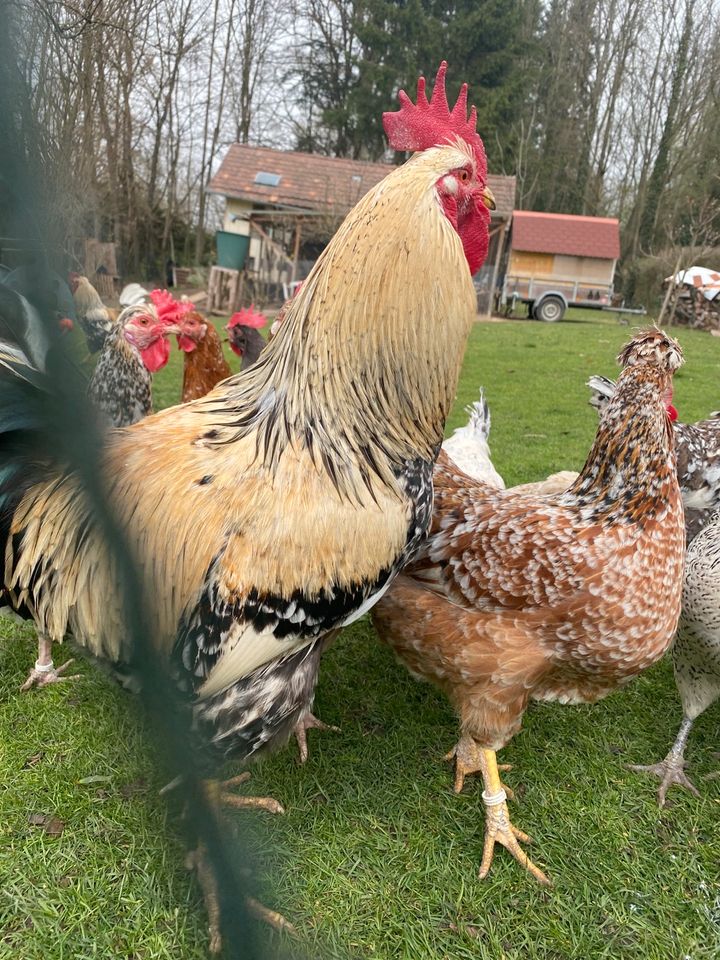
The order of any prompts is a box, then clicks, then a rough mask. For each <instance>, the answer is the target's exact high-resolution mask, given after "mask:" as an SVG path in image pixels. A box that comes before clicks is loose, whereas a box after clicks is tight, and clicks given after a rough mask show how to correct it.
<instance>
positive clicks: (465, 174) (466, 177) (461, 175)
mask: <svg viewBox="0 0 720 960" xmlns="http://www.w3.org/2000/svg"><path fill="white" fill-rule="evenodd" d="M458 179H459V180H460V182H461V183H467V182H468V180H469V179H470V174H469V173H468V171H467V170H461V171H460V173H459V174H458Z"/></svg>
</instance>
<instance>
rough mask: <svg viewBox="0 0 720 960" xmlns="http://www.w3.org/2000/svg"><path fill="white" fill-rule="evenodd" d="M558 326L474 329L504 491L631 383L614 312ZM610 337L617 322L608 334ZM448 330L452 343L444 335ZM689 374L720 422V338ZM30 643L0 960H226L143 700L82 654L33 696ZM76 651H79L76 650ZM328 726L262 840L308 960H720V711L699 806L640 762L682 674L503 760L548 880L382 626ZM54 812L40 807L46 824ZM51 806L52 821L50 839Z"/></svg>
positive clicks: (556, 715)
mask: <svg viewBox="0 0 720 960" xmlns="http://www.w3.org/2000/svg"><path fill="white" fill-rule="evenodd" d="M573 316H574V318H575V319H574V320H572V321H567V322H563V323H560V324H557V325H544V324H540V323H532V322H526V321H525V322H524V321H515V322H509V323H504V324H477V325H476V326H475V328H474V329H473V332H472V335H471V339H470V344H469V347H468V351H467V355H466V359H465V365H464V369H463V375H462V379H461V383H460V387H459V390H458V398H457V403H456V406H455V410H454V412H453V416H452V418H451V420H450V422H449V424H448V428H449V429H451V428H452V427H455V426H457V425H459V424H460V423H461V422H463V419H464V414H463V407H464V405H465V404H466V403H468V402H470V401H471V400H473V399H475V397H476V395H477V390H478V387H479V386H480V385H481V384H482V385H483V386H484V387H485V389H486V392H487V397H488V401H489V403H490V406H491V410H492V415H493V430H492V436H491V445H492V449H493V457H494V461H495V464H496V466H497V468H498V469H499V471H500V472H501V473H502V475H503V476H504V478H505V480H506V482H507V483H509V484H510V483H515V482H520V481H526V480H534V479H539V478H541V477H544V476H546V475H547V474H548V473H550V472H553V471H555V470H560V469H578V468H579V467H580V466H581V465H582V462H583V460H584V457H585V454H586V452H587V450H588V449H589V446H590V443H591V441H592V437H593V433H594V429H595V426H596V416H595V413H594V411H593V410H592V409H591V408H590V407H589V406H588V404H587V398H588V391H587V389H586V388H585V386H584V383H585V380H586V379H587V377H588V376H589V375H590V374H591V373H605V374H609V375H614V372H615V370H616V368H615V365H614V357H615V356H616V354H617V352H618V348H619V347H620V345H621V344H622V343H623V342H624V341H625V340H626V339H627V338H628V334H629V331H628V328H626V327H619V326H618V325H617V324H615V323H614V322H612V321H611V320H606V321H603V319H602V318H599V317H598V315H597V314H595V313H589V314H586V315H582V314H580V313H576V314H574V315H573ZM598 321H600V322H598ZM438 336H442V331H441V330H439V331H438ZM680 340H681V342H682V345H683V347H684V349H685V352H686V358H687V365H686V366H685V367H684V368H683V369H682V370H681V371H680V373H679V375H678V376H677V378H676V393H675V404H676V406H677V407H678V409H679V411H680V416H681V418H682V419H684V420H689V421H692V420H694V419H697V418H699V417H701V416H705V415H707V414H708V413H709V412H710V411H711V410H714V409H716V408H718V407H720V384H718V372H719V371H720V341H718V340H716V339H714V338H712V337H710V336H708V335H707V334H700V333H693V332H682V333H681V334H680ZM181 363H182V358H181V356H180V355H179V354H178V353H177V351H175V352H174V354H173V359H172V362H171V364H170V365H169V367H168V368H167V369H166V370H164V371H162V373H161V374H160V375H159V376H158V377H157V381H156V400H157V405H158V406H166V405H168V404H170V403H173V402H176V401H177V400H178V398H179V389H180V387H179V374H180V371H181ZM33 639H34V633H33V630H32V629H31V628H30V627H28V626H27V625H16V624H15V623H13V622H11V621H9V620H2V621H0V668H1V669H0V684H1V685H2V686H1V687H0V750H1V751H2V753H1V754H0V890H1V891H2V893H0V958H3V960H4V958H10V957H20V958H23V960H40V958H43V960H56V958H57V960H71V958H72V960H75V958H83V960H84V958H90V957H93V958H101V960H105V958H128V960H129V958H133V960H141V958H142V960H150V958H166V957H167V958H173V960H178V958H182V960H194V958H200V957H204V956H205V955H206V952H207V938H206V929H205V928H206V917H205V913H204V909H203V906H202V903H201V899H200V896H199V894H198V890H197V887H196V886H195V883H194V881H193V879H192V877H191V875H189V874H188V873H187V872H186V871H185V870H184V867H183V847H182V844H181V842H180V840H179V838H178V835H177V833H176V832H175V830H174V828H173V825H172V821H171V820H170V818H169V816H168V814H167V813H166V809H165V805H164V803H163V801H162V799H161V798H159V797H158V793H157V792H158V788H159V787H160V786H161V783H162V780H161V777H160V775H159V774H158V773H156V768H155V764H154V761H153V753H152V751H151V750H150V748H149V746H148V744H147V741H146V739H145V737H144V728H143V722H142V720H141V719H140V718H139V716H138V714H137V711H136V709H135V705H134V700H133V699H132V697H131V696H130V695H129V694H126V693H124V692H122V691H121V690H120V689H118V688H117V687H116V686H115V684H114V683H113V682H112V681H111V680H109V679H108V678H107V677H106V676H105V675H104V674H102V673H100V672H98V671H97V669H95V668H94V667H93V666H91V665H90V664H89V663H84V662H82V661H81V663H80V667H79V672H81V673H82V679H81V680H79V681H76V682H74V683H68V684H66V685H57V686H55V687H54V688H50V689H47V690H44V691H42V692H39V693H38V692H37V691H34V692H32V693H30V694H27V695H20V694H19V693H18V692H17V691H18V687H19V685H20V683H21V682H22V680H23V679H24V677H25V675H26V673H27V670H28V669H29V667H30V665H31V663H32V662H33V661H34V656H35V651H34V644H33ZM58 653H60V657H59V658H56V659H63V657H64V656H66V655H68V651H64V650H63V651H58ZM316 712H317V714H318V715H319V716H320V717H322V718H323V719H324V720H325V721H327V722H330V723H335V724H337V725H339V726H340V727H341V732H340V733H325V734H316V733H311V734H310V759H309V761H308V763H307V765H306V766H305V767H304V768H300V767H299V766H298V765H297V763H296V750H295V748H294V745H291V746H290V748H289V749H288V750H286V751H283V752H281V753H279V754H278V755H276V756H275V757H273V758H271V759H270V760H268V761H266V762H265V763H263V764H262V765H259V766H258V767H256V768H255V770H254V773H253V780H252V782H251V785H250V786H251V788H252V792H253V793H257V794H258V795H260V794H271V795H273V796H275V797H276V798H277V799H279V800H280V801H281V802H282V803H283V804H284V805H285V806H286V808H287V811H288V812H287V814H286V816H284V817H270V816H269V815H263V814H257V815H254V814H237V815H236V816H235V817H234V820H235V822H236V823H237V824H240V825H241V826H242V827H243V828H247V826H248V825H250V824H252V825H253V828H254V832H253V835H252V839H251V846H252V853H253V856H254V858H255V861H256V863H258V864H259V863H262V864H264V865H265V866H266V867H267V869H266V871H265V875H264V877H263V880H262V896H263V897H264V899H265V901H266V902H267V903H268V904H270V905H272V906H274V907H276V908H277V909H280V910H282V911H283V912H284V913H285V915H286V916H287V917H288V918H289V919H291V920H292V921H293V922H294V923H295V924H296V926H297V928H298V930H299V940H298V942H297V946H296V947H292V946H290V947H288V946H287V941H280V940H278V939H275V940H273V941H272V944H271V947H270V948H269V951H268V956H269V957H276V956H278V954H279V952H280V951H281V949H289V950H290V952H292V953H293V954H294V953H297V954H298V956H301V955H303V954H304V955H306V956H308V957H312V958H321V957H348V958H361V957H362V958H366V957H372V958H379V960H391V958H392V960H415V958H418V960H419V958H443V960H444V958H447V960H465V958H468V960H470V958H473V960H475V958H481V960H526V958H531V960H535V958H537V960H571V958H572V960H591V958H592V960H595V958H608V960H615V958H623V960H624V958H628V960H630V958H632V960H635V958H637V960H685V958H687V960H706V958H707V960H710V958H715V957H717V956H718V955H719V954H720V885H719V884H718V879H719V876H718V874H719V868H718V864H719V862H720V834H719V832H718V829H717V824H718V816H719V815H720V781H718V780H710V781H705V780H704V779H703V776H704V774H707V773H709V772H711V771H712V770H713V769H715V768H717V767H719V766H720V760H719V758H718V755H717V754H715V753H714V751H715V750H717V749H718V745H717V744H718V742H717V737H716V731H717V719H718V714H717V709H715V710H711V711H709V713H708V715H707V716H705V717H703V718H701V720H700V721H699V722H698V723H697V726H696V728H695V730H694V732H693V735H692V739H691V742H690V747H689V750H688V754H687V756H688V759H689V761H690V763H691V776H693V777H694V779H695V782H696V784H697V785H698V787H699V788H700V789H701V792H702V797H701V799H699V800H698V799H695V798H694V797H692V796H690V795H689V794H685V793H683V792H680V791H678V792H675V791H671V792H670V796H669V800H668V804H667V807H666V808H665V810H664V811H662V812H661V811H660V810H658V808H657V806H656V802H655V794H656V784H655V782H653V781H651V780H647V779H644V778H642V777H639V776H636V775H634V774H631V773H629V772H627V771H626V770H625V769H624V766H623V764H624V763H625V762H649V761H653V760H656V759H660V758H661V757H662V756H664V754H665V752H666V750H667V748H668V746H669V744H670V742H671V741H672V739H673V738H674V735H675V732H676V728H677V726H678V723H679V719H680V708H679V703H678V698H677V694H676V692H675V687H674V684H673V681H672V673H671V670H670V667H669V664H662V665H660V666H659V667H657V668H655V669H654V670H652V671H650V672H649V673H648V674H646V675H645V676H643V677H642V678H641V679H639V680H637V681H636V682H635V683H633V684H632V685H631V686H630V687H629V688H627V689H626V690H624V691H623V692H622V693H619V694H617V695H615V696H612V697H610V698H609V699H607V700H606V701H604V702H603V703H601V704H600V705H597V706H594V707H563V706H559V705H538V706H533V707H532V708H531V709H530V710H529V712H528V714H527V717H526V721H525V727H524V730H523V732H522V733H521V734H520V735H519V736H518V737H516V739H515V740H514V741H513V742H512V743H511V745H510V746H509V747H508V748H507V749H506V750H504V751H503V752H502V759H503V760H504V761H506V762H511V763H512V764H513V765H514V769H513V770H512V772H511V773H509V774H508V775H507V780H508V783H509V784H510V785H511V786H513V787H514V788H515V789H516V792H517V801H516V802H515V803H514V804H513V805H512V812H513V817H514V821H515V823H516V824H517V825H518V826H519V827H521V828H522V829H524V830H526V831H527V832H528V833H530V834H531V835H532V836H533V837H534V838H535V841H536V843H535V846H534V847H533V850H532V856H533V858H534V859H535V861H536V862H537V863H538V865H540V866H541V867H543V868H545V869H546V870H547V871H548V873H549V874H550V875H551V876H552V878H553V879H554V881H555V886H554V888H553V889H551V890H549V891H548V890H545V889H541V888H540V887H538V886H537V885H536V884H535V882H534V881H533V880H532V879H531V878H529V877H528V876H527V875H525V874H524V873H523V872H522V871H521V870H520V868H519V867H518V865H517V864H516V863H515V862H514V861H513V860H511V859H510V857H509V856H508V855H506V854H505V852H504V851H503V850H502V849H501V848H498V851H497V853H496V857H495V862H494V865H493V868H492V871H491V874H490V877H489V878H488V879H487V880H486V881H484V882H481V881H480V880H478V877H477V872H478V865H479V861H480V853H481V850H482V838H483V805H482V801H481V798H480V792H481V789H482V785H481V783H480V781H479V780H477V779H474V778H473V779H471V780H470V781H469V782H468V784H467V785H466V788H465V791H464V792H463V794H462V795H461V796H459V797H456V796H455V795H454V794H453V793H452V790H451V771H450V768H449V766H447V765H446V764H444V763H443V762H442V756H443V754H444V753H445V752H446V751H447V750H448V749H449V748H450V747H451V746H452V745H453V744H454V742H455V740H456V724H455V720H454V717H453V715H452V711H451V710H450V708H449V707H448V705H447V703H446V702H445V701H444V700H443V698H442V697H441V696H440V695H439V694H437V693H436V692H435V691H434V690H433V689H432V688H431V687H429V686H426V685H420V684H417V683H415V682H414V681H413V680H412V679H411V678H410V677H409V676H408V675H407V674H406V672H405V671H404V669H403V668H402V667H400V666H398V665H397V664H396V663H395V661H394V659H393V657H392V655H391V654H390V653H389V652H388V651H387V650H386V649H384V648H381V647H380V646H379V644H378V643H377V641H376V639H375V637H374V635H373V631H372V629H371V627H370V625H369V623H368V622H367V621H365V622H361V623H360V624H358V625H357V626H355V627H353V628H351V629H349V630H347V631H346V632H345V634H344V635H343V637H342V638H341V640H340V641H339V642H337V643H336V644H335V645H334V647H333V648H332V649H331V650H330V652H329V653H328V654H327V656H326V658H325V660H324V663H323V669H322V671H321V680H320V685H319V689H318V696H317V701H316ZM34 815H35V816H34ZM40 815H42V816H44V817H55V818H57V821H59V823H58V822H55V823H52V822H50V823H47V822H46V823H45V826H43V825H42V823H37V822H33V821H38V820H39V819H40Z"/></svg>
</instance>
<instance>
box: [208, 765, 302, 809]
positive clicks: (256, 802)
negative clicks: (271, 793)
mask: <svg viewBox="0 0 720 960" xmlns="http://www.w3.org/2000/svg"><path fill="white" fill-rule="evenodd" d="M249 779H250V773H249V771H247V770H245V771H244V772H243V773H241V774H239V775H238V776H237V777H231V778H230V779H229V780H206V781H205V787H206V789H207V791H208V796H209V797H210V800H211V801H212V802H213V803H215V804H217V805H218V806H222V807H233V808H234V809H235V810H248V809H253V810H266V811H267V812H268V813H285V808H284V807H283V805H282V804H281V803H278V801H277V800H274V799H273V798H272V797H243V796H238V794H236V793H230V791H231V790H232V789H233V788H234V787H239V786H240V784H241V783H247V781H248V780H249Z"/></svg>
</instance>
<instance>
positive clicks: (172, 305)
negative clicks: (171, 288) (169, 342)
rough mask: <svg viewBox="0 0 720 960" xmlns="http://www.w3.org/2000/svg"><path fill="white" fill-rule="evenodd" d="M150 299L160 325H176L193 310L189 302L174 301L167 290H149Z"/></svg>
mask: <svg viewBox="0 0 720 960" xmlns="http://www.w3.org/2000/svg"><path fill="white" fill-rule="evenodd" d="M150 299H151V300H152V302H153V304H154V305H155V309H156V310H157V315H158V318H159V320H161V321H162V323H177V321H178V320H180V318H181V317H184V316H185V314H186V313H189V312H190V311H191V310H193V309H194V307H193V304H192V303H191V302H190V301H189V300H176V299H175V298H174V297H173V295H172V294H171V293H169V292H168V291H167V290H151V291H150Z"/></svg>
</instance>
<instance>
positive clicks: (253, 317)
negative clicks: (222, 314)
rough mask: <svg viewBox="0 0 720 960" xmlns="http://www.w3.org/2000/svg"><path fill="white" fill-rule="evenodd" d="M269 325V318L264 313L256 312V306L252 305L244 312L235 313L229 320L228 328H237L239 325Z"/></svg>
mask: <svg viewBox="0 0 720 960" xmlns="http://www.w3.org/2000/svg"><path fill="white" fill-rule="evenodd" d="M266 323H267V317H266V316H265V314H264V313H259V312H258V311H256V310H255V304H254V303H251V304H250V306H249V307H245V308H244V309H243V310H238V312H237V313H234V314H233V315H232V316H231V317H230V319H229V320H228V324H227V328H226V329H228V330H229V329H230V327H237V326H238V324H242V326H243V327H258V328H260V327H264V326H265V324H266Z"/></svg>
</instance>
